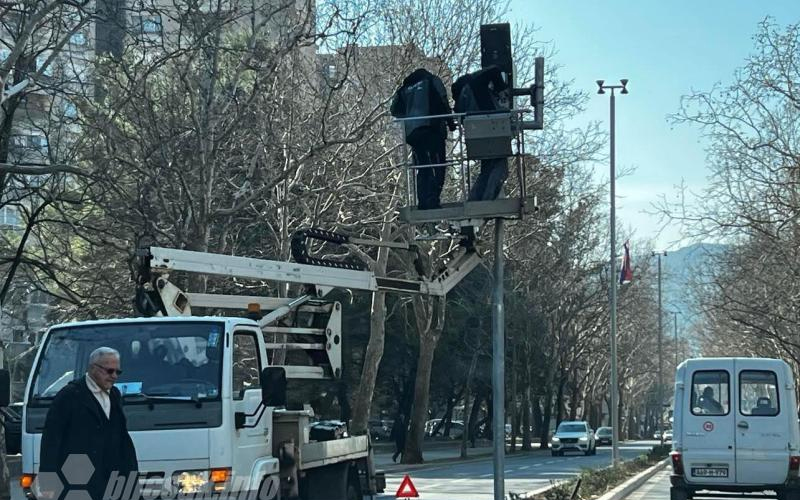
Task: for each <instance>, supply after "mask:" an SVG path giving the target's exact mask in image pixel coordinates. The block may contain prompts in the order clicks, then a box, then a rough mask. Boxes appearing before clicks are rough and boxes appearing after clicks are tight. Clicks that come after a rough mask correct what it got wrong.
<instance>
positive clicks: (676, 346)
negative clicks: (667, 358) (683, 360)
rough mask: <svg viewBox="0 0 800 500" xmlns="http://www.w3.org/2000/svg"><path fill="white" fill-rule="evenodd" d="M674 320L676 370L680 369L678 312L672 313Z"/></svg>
mask: <svg viewBox="0 0 800 500" xmlns="http://www.w3.org/2000/svg"><path fill="white" fill-rule="evenodd" d="M672 319H673V320H674V324H675V369H676V370H677V369H678V311H672Z"/></svg>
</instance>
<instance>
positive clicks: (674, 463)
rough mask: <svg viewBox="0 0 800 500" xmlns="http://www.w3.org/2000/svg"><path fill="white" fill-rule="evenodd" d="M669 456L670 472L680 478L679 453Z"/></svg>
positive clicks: (680, 462)
mask: <svg viewBox="0 0 800 500" xmlns="http://www.w3.org/2000/svg"><path fill="white" fill-rule="evenodd" d="M670 455H671V457H672V472H673V473H674V474H675V475H677V476H682V475H683V458H682V457H681V454H680V453H679V452H676V451H673V452H672V453H671V454H670ZM792 458H794V457H792Z"/></svg>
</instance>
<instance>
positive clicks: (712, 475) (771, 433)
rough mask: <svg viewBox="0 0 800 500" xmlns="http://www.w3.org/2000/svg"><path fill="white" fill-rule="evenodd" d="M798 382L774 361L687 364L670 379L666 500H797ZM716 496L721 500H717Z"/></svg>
mask: <svg viewBox="0 0 800 500" xmlns="http://www.w3.org/2000/svg"><path fill="white" fill-rule="evenodd" d="M796 380H797V379H796V378H795V377H794V374H793V373H792V369H791V368H790V367H789V365H788V364H787V363H786V362H784V361H783V360H780V359H766V358H699V359H688V360H686V361H684V362H683V363H681V364H680V365H679V366H678V370H677V373H676V374H675V399H674V401H675V414H674V415H675V418H674V421H673V427H672V429H673V431H674V432H675V437H674V439H673V441H672V453H671V454H670V455H671V458H672V474H671V475H670V483H671V485H672V488H671V490H670V500H687V499H688V498H692V497H693V496H694V495H695V494H696V493H697V492H698V491H699V490H704V491H703V494H702V496H705V492H706V491H709V492H717V491H721V492H740V493H753V492H763V491H766V490H771V491H774V492H775V493H776V494H777V498H778V499H779V500H798V499H800V480H798V474H799V473H800V426H798V425H797V400H796V399H795V388H796V386H797V382H796ZM719 496H722V495H719Z"/></svg>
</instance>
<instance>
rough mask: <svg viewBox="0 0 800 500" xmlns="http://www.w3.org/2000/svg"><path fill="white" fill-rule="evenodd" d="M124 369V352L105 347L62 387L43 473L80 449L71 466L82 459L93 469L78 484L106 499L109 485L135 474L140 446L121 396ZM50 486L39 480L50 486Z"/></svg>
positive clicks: (50, 420) (51, 414)
mask: <svg viewBox="0 0 800 500" xmlns="http://www.w3.org/2000/svg"><path fill="white" fill-rule="evenodd" d="M121 373H122V372H121V371H120V359H119V353H118V352H117V351H115V350H114V349H111V348H109V347H100V348H98V349H95V350H94V351H93V352H92V353H91V355H90V356H89V366H88V369H87V371H86V375H85V376H84V377H81V378H79V379H77V380H73V381H72V382H70V383H69V384H67V385H66V386H65V387H64V388H63V389H61V390H60V391H58V394H56V396H55V398H54V399H53V403H52V404H51V405H50V409H49V410H48V412H47V418H46V420H45V424H44V433H43V435H42V444H41V455H40V456H41V465H40V467H39V470H40V476H41V473H42V472H57V471H59V470H62V467H63V466H64V462H65V461H66V460H67V457H70V455H73V456H74V455H78V457H73V458H70V466H76V465H75V464H79V465H78V466H80V467H82V468H92V470H93V473H92V475H91V477H90V478H89V482H88V484H87V485H85V486H84V485H81V486H75V487H74V488H73V489H81V490H85V491H87V492H88V493H89V496H90V497H91V498H92V500H102V499H103V498H104V496H105V493H106V491H107V488H114V489H118V488H120V487H122V485H124V484H125V481H127V480H135V476H136V471H137V470H138V463H137V459H136V449H135V448H134V446H133V441H132V440H131V437H130V435H129V434H128V429H127V424H126V422H125V415H124V414H123V412H122V396H121V395H120V392H119V389H117V388H116V387H114V383H115V382H116V381H117V378H118V377H119V375H120V374H121ZM80 455H83V457H80ZM87 457H88V461H86V458H87ZM89 464H91V465H89ZM51 476H52V475H51ZM112 480H113V484H110V483H112ZM121 481H122V483H121ZM47 486H48V485H46V484H40V488H42V489H43V490H44V491H45V492H46V491H47V490H48V488H47ZM67 490H69V485H67ZM51 491H52V490H51ZM108 491H111V490H110V489H109V490H108ZM118 491H122V490H118ZM134 491H135V490H134ZM66 493H67V491H65V492H64V493H63V494H66ZM63 494H62V495H63ZM54 500H55V499H54Z"/></svg>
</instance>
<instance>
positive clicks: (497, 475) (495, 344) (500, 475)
mask: <svg viewBox="0 0 800 500" xmlns="http://www.w3.org/2000/svg"><path fill="white" fill-rule="evenodd" d="M503 272H504V269H503V219H495V220H494V292H493V293H492V440H493V441H494V443H493V444H494V498H495V500H503V499H504V498H505V484H504V481H505V474H504V472H505V454H506V425H505V423H506V421H505V414H506V409H505V401H506V400H505V392H506V391H505V387H506V384H505V381H506V369H505V366H506V365H505V359H506V347H505V311H504V309H503Z"/></svg>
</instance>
